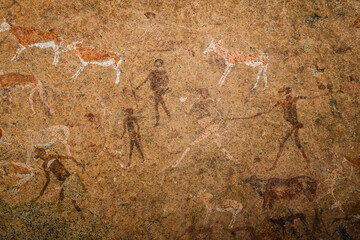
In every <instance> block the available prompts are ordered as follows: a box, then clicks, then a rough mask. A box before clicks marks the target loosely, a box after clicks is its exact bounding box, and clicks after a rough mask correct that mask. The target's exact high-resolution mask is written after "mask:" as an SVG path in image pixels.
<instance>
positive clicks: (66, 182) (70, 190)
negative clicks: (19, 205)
mask: <svg viewBox="0 0 360 240" xmlns="http://www.w3.org/2000/svg"><path fill="white" fill-rule="evenodd" d="M35 154H36V155H35V157H34V158H35V159H41V160H43V164H42V168H43V169H44V172H45V176H46V183H45V185H44V187H43V189H42V190H41V192H40V194H39V195H38V196H37V197H36V198H34V199H33V200H32V201H31V202H35V201H37V200H38V199H39V198H40V197H41V196H42V195H44V192H45V190H46V188H47V187H48V185H49V183H50V173H53V174H54V175H55V177H56V179H57V180H59V181H60V188H61V190H60V194H59V202H58V212H59V213H61V212H62V208H61V204H62V202H63V201H64V199H65V197H67V198H69V199H71V202H72V204H73V206H74V208H75V209H76V211H77V212H78V213H79V214H80V216H81V218H82V219H84V215H83V213H82V210H81V208H80V207H79V206H78V205H77V204H76V199H77V198H78V197H80V196H82V194H83V193H84V192H85V187H84V185H83V183H82V182H81V179H80V178H79V176H78V175H77V174H70V173H69V171H68V170H67V169H66V168H65V167H64V165H63V164H62V163H61V162H60V160H65V159H71V160H72V161H73V162H74V163H76V165H78V166H81V167H82V168H83V170H84V169H85V165H84V164H80V163H79V162H77V161H76V160H75V159H74V158H73V157H68V156H63V155H59V154H47V153H46V151H45V149H43V148H35Z"/></svg>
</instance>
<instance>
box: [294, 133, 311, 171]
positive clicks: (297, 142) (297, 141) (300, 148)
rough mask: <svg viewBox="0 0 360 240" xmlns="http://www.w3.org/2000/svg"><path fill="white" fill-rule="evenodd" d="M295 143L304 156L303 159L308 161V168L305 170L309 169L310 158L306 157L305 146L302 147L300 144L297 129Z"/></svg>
mask: <svg viewBox="0 0 360 240" xmlns="http://www.w3.org/2000/svg"><path fill="white" fill-rule="evenodd" d="M294 135H295V143H296V146H297V147H298V149H299V150H300V151H301V154H302V156H303V158H304V159H305V160H306V167H305V168H308V167H309V165H310V160H309V159H308V157H307V156H306V154H305V150H304V148H303V146H301V143H300V139H299V128H296V129H295V134H294Z"/></svg>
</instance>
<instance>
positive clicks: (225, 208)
mask: <svg viewBox="0 0 360 240" xmlns="http://www.w3.org/2000/svg"><path fill="white" fill-rule="evenodd" d="M198 197H199V198H200V199H201V201H203V203H204V205H205V208H206V216H205V219H204V224H207V223H208V221H209V217H210V215H211V213H212V212H213V211H214V210H216V211H219V212H231V213H232V218H231V221H230V224H229V226H228V227H229V228H232V227H233V226H234V223H235V221H236V216H237V215H238V214H239V213H240V212H241V211H242V209H243V205H242V204H241V203H239V202H237V201H235V200H232V199H225V200H224V201H221V202H214V201H213V202H210V201H211V199H212V198H213V197H214V195H212V194H211V193H208V192H206V190H200V191H199V193H198Z"/></svg>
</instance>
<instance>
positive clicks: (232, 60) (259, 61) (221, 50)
mask: <svg viewBox="0 0 360 240" xmlns="http://www.w3.org/2000/svg"><path fill="white" fill-rule="evenodd" d="M213 51H214V52H216V53H217V54H218V55H220V56H221V57H222V58H223V59H224V60H225V64H226V68H225V71H224V73H223V74H222V76H221V78H220V80H219V82H218V85H219V86H220V87H221V86H222V85H223V84H224V82H225V79H226V77H227V75H229V73H230V70H231V68H232V67H233V66H234V65H235V64H237V63H240V64H241V63H243V64H245V65H247V66H250V67H259V71H258V73H257V78H256V82H255V85H254V86H253V87H252V89H251V91H253V90H254V89H255V88H256V86H257V85H258V82H259V79H260V75H261V73H262V75H263V78H264V83H265V86H264V90H265V89H266V87H267V76H266V70H267V67H268V64H269V57H268V55H267V53H264V54H262V55H260V56H256V55H253V54H250V53H246V52H236V51H232V50H228V49H226V48H225V47H223V45H222V44H221V41H218V42H217V43H215V41H213V40H211V43H210V45H209V46H208V47H207V48H206V49H205V51H204V54H207V53H209V52H213Z"/></svg>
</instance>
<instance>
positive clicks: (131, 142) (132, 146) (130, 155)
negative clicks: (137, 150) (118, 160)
mask: <svg viewBox="0 0 360 240" xmlns="http://www.w3.org/2000/svg"><path fill="white" fill-rule="evenodd" d="M134 144H135V141H134V140H130V153H129V163H128V165H127V166H126V168H128V167H130V165H131V158H132V152H133V149H134Z"/></svg>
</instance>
